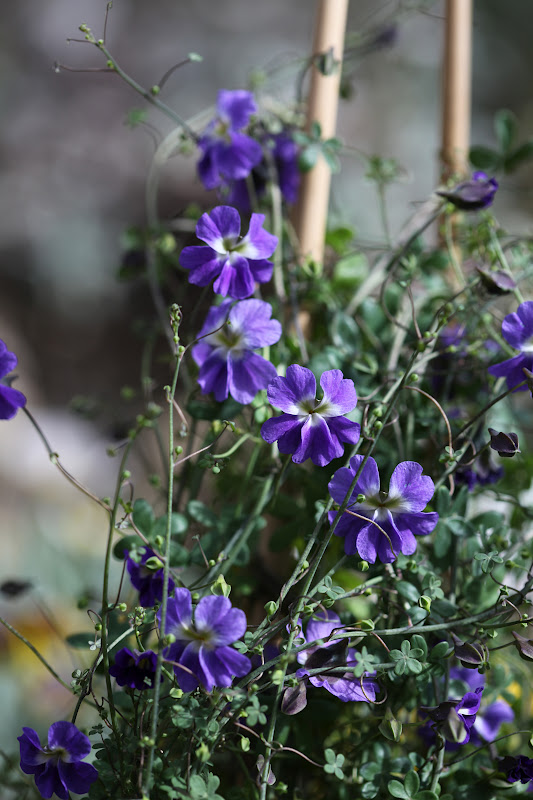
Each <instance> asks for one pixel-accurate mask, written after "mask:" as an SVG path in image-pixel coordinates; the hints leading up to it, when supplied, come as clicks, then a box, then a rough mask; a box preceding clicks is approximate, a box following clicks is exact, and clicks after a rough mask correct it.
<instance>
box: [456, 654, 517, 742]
mask: <svg viewBox="0 0 533 800" xmlns="http://www.w3.org/2000/svg"><path fill="white" fill-rule="evenodd" d="M450 678H451V679H452V680H461V681H464V682H465V683H466V685H467V686H468V687H469V688H470V690H471V691H472V692H475V691H476V689H478V688H479V687H483V686H484V684H485V676H484V675H483V674H480V673H479V672H478V671H477V670H473V669H468V668H467V667H452V668H451V669H450ZM513 719H514V711H513V709H512V708H511V706H510V705H509V703H507V702H506V701H505V700H496V701H495V702H494V703H490V705H488V706H486V707H485V708H481V709H479V710H478V712H477V714H476V719H475V721H474V725H473V726H471V728H470V741H471V742H472V744H475V745H480V744H482V741H485V742H492V741H493V740H494V739H495V738H496V737H497V735H498V733H499V730H500V728H501V726H502V725H503V724H504V723H505V722H512V721H513Z"/></svg>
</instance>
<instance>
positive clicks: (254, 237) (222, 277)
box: [180, 206, 278, 300]
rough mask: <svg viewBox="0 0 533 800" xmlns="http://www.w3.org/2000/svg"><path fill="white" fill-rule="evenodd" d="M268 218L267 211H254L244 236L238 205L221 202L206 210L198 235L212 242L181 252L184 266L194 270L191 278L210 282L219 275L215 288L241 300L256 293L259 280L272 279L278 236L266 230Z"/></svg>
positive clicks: (201, 284)
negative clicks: (227, 204)
mask: <svg viewBox="0 0 533 800" xmlns="http://www.w3.org/2000/svg"><path fill="white" fill-rule="evenodd" d="M264 221H265V215H264V214H252V216H251V219H250V227H249V229H248V233H247V234H246V236H244V237H242V238H241V236H240V232H241V218H240V216H239V212H238V211H237V210H236V209H235V208H232V207H231V206H217V207H216V208H214V209H213V210H212V211H211V213H210V214H207V213H206V214H202V216H201V217H200V219H199V220H198V224H197V226H196V235H197V236H198V238H199V239H202V240H203V241H204V242H206V243H207V245H208V246H207V247H203V246H201V245H193V246H191V247H185V248H184V249H183V250H182V252H181V255H180V264H181V266H182V267H184V268H185V269H188V270H190V274H189V282H190V283H194V284H195V286H207V285H208V284H209V283H211V281H212V280H213V278H215V282H214V284H213V289H214V291H215V292H217V293H218V294H221V295H222V296H223V297H226V296H227V295H229V296H230V297H234V298H235V299H236V300H241V299H242V298H243V297H249V296H250V295H251V294H252V293H253V291H254V285H255V282H257V283H266V282H267V281H269V280H270V278H271V277H272V269H273V264H272V262H271V261H268V258H269V256H271V255H272V253H273V252H274V250H275V249H276V247H277V244H278V239H277V237H276V236H274V235H273V234H271V233H268V231H265V230H263V222H264Z"/></svg>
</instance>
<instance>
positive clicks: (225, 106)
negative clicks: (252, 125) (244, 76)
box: [198, 89, 263, 189]
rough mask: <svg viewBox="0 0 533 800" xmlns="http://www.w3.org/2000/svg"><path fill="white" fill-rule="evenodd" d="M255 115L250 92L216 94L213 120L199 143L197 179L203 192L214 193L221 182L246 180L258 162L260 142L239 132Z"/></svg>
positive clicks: (223, 90)
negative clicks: (215, 111)
mask: <svg viewBox="0 0 533 800" xmlns="http://www.w3.org/2000/svg"><path fill="white" fill-rule="evenodd" d="M256 111H257V106H256V104H255V100H254V98H253V95H252V93H251V92H245V91H234V92H232V91H228V90H226V89H221V90H220V91H219V93H218V97H217V116H216V119H214V120H213V121H212V122H211V123H210V124H209V125H208V127H207V129H206V131H205V132H204V133H203V134H202V136H201V137H200V139H199V140H198V147H199V148H200V150H201V151H202V157H201V159H200V161H199V162H198V175H199V176H200V180H201V181H202V183H203V184H204V186H205V188H206V189H215V188H216V187H217V186H220V184H221V183H222V182H223V181H227V180H239V179H241V178H246V176H247V175H249V174H250V172H251V170H252V168H253V167H255V166H256V165H257V164H259V162H260V161H261V158H262V157H263V151H262V149H261V145H260V144H259V142H256V141H255V139H252V138H250V136H246V135H245V134H244V133H241V132H240V131H242V129H243V128H245V127H246V126H247V125H248V122H249V120H250V116H251V115H252V114H255V112H256Z"/></svg>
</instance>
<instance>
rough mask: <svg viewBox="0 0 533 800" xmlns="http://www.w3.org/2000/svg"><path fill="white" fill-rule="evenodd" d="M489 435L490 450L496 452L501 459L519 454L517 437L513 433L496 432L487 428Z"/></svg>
mask: <svg viewBox="0 0 533 800" xmlns="http://www.w3.org/2000/svg"><path fill="white" fill-rule="evenodd" d="M489 433H490V446H491V449H492V450H496V452H497V453H498V455H499V456H501V457H502V458H512V457H513V456H515V455H516V454H517V453H520V447H519V446H518V436H517V435H516V433H513V431H510V432H509V433H504V432H503V431H497V430H495V429H494V428H489Z"/></svg>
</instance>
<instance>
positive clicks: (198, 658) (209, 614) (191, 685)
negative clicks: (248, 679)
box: [157, 589, 252, 692]
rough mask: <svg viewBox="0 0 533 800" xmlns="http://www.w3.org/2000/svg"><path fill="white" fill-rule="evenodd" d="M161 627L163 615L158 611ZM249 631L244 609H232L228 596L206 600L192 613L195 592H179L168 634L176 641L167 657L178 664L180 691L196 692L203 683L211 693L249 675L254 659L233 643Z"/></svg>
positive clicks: (169, 612) (169, 610) (174, 599)
mask: <svg viewBox="0 0 533 800" xmlns="http://www.w3.org/2000/svg"><path fill="white" fill-rule="evenodd" d="M157 619H158V621H159V624H161V612H160V611H158V612H157ZM245 630H246V617H245V615H244V611H241V609H240V608H232V606H231V602H230V601H229V600H228V598H227V597H222V596H213V597H202V599H201V600H200V602H199V603H198V605H197V606H196V609H195V612H194V618H193V613H192V602H191V593H190V592H189V590H188V589H176V591H175V593H174V597H169V600H168V606H167V619H166V626H165V633H166V634H172V635H173V636H174V637H175V639H176V641H175V642H174V643H173V644H171V645H170V647H168V648H167V649H166V650H165V651H164V655H165V658H166V659H167V661H171V662H173V664H174V673H175V675H176V679H177V681H178V685H179V687H180V689H182V690H183V691H184V692H192V690H193V689H196V687H197V686H198V684H201V685H202V686H203V687H204V688H205V689H206V690H207V691H208V692H210V691H212V689H213V688H214V687H215V686H231V681H232V680H233V677H234V676H238V677H239V678H240V677H242V676H243V675H246V674H247V673H248V672H249V671H250V670H251V668H252V665H251V663H250V659H249V658H247V657H246V656H244V655H243V654H242V653H239V652H238V651H237V650H235V649H234V648H233V647H229V645H230V644H232V643H233V642H235V641H237V639H240V637H241V636H242V635H243V634H244V632H245Z"/></svg>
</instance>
